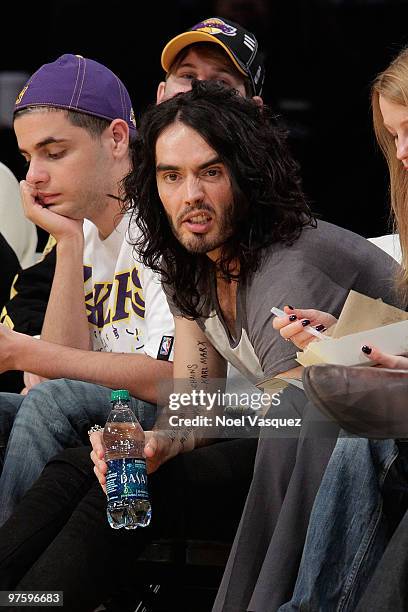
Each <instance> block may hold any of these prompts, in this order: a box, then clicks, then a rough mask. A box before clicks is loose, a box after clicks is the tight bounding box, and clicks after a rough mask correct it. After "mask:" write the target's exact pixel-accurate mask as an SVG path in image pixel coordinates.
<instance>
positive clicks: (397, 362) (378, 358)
mask: <svg viewBox="0 0 408 612" xmlns="http://www.w3.org/2000/svg"><path fill="white" fill-rule="evenodd" d="M361 350H362V351H363V353H364V355H366V356H367V357H368V358H369V359H371V361H375V362H376V365H377V367H379V368H389V369H391V370H408V358H407V357H402V356H401V355H390V354H389V353H383V352H382V351H380V349H378V348H377V347H375V346H368V345H367V344H365V345H364V346H363V347H362V349H361Z"/></svg>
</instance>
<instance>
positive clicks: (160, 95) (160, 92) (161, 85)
mask: <svg viewBox="0 0 408 612" xmlns="http://www.w3.org/2000/svg"><path fill="white" fill-rule="evenodd" d="M165 92H166V82H165V81H161V83H159V86H158V88H157V94H156V104H160V102H163V100H164V96H165Z"/></svg>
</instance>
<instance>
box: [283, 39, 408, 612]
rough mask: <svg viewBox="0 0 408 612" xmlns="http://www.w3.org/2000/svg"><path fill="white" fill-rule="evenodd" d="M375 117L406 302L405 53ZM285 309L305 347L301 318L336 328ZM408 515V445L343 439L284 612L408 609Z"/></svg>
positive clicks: (390, 364)
mask: <svg viewBox="0 0 408 612" xmlns="http://www.w3.org/2000/svg"><path fill="white" fill-rule="evenodd" d="M372 109H373V122H374V131H375V135H376V138H377V141H378V143H379V145H380V147H381V150H382V152H383V153H384V156H385V158H386V161H387V164H388V169H389V175H390V195H391V207H392V212H393V218H394V221H395V230H396V231H397V232H398V233H399V237H400V242H401V247H402V265H403V267H402V270H401V273H400V276H399V278H398V279H397V283H398V287H399V290H400V292H401V294H402V296H404V297H405V301H406V302H407V303H408V49H404V50H403V51H401V53H400V54H399V55H398V56H397V57H396V58H395V59H394V61H393V62H392V63H391V64H390V66H389V67H388V68H386V70H384V71H383V72H382V73H381V74H379V75H378V77H377V78H376V79H375V81H374V84H373V88H372ZM285 311H286V312H287V314H288V316H287V317H281V318H280V319H275V321H274V327H275V329H279V330H280V333H281V335H282V337H283V338H285V339H288V340H291V341H292V342H294V343H295V344H296V346H298V347H300V348H304V347H305V346H306V345H307V344H308V343H309V342H310V341H311V340H313V337H312V336H310V334H307V333H306V332H305V331H303V330H304V327H305V323H304V322H305V320H306V321H307V323H306V326H308V325H313V326H317V327H318V328H319V329H321V328H322V327H329V326H330V325H332V324H333V323H334V322H335V319H334V317H332V316H331V315H329V314H327V313H323V312H319V311H317V310H300V309H293V308H290V307H286V308H285ZM289 316H291V317H292V319H291V320H290V319H289V318H288V317H289ZM294 316H295V317H296V320H294V319H293V317H294ZM319 326H321V327H319ZM361 350H362V351H363V352H364V353H365V354H366V355H367V356H368V357H369V358H370V359H372V360H374V361H376V362H377V363H378V364H379V365H380V366H382V367H386V368H393V369H394V368H398V369H403V370H408V358H407V357H404V356H399V355H390V354H387V353H384V352H382V351H381V350H380V348H378V347H375V346H369V345H363V346H362V349H361ZM390 390H391V389H390ZM407 390H408V385H407ZM385 410H386V406H384V411H385ZM369 411H370V406H369V405H367V413H369ZM403 417H404V415H402V416H401V418H403ZM407 419H408V411H407ZM395 433H396V434H397V433H398V432H395ZM407 508H408V440H401V439H397V440H368V439H365V438H347V437H343V438H340V439H339V441H338V442H337V445H336V447H335V450H334V451H333V454H332V457H331V459H330V462H329V464H328V467H327V469H326V472H325V475H324V478H323V480H322V484H321V486H320V489H319V492H318V494H317V497H316V500H315V504H314V506H313V511H312V515H311V519H310V523H309V529H308V534H307V538H306V543H305V547H304V550H303V557H302V562H301V567H300V571H299V574H298V579H297V582H296V587H295V590H294V593H293V596H292V599H291V601H290V602H287V603H286V604H284V605H282V606H281V607H280V608H279V612H288V611H289V610H290V611H293V610H299V609H302V610H316V611H317V610H324V611H325V612H330V611H331V610H333V611H334V610H340V609H341V610H342V612H346V611H350V612H351V611H353V612H354V611H355V610H358V611H359V612H365V611H367V610H370V612H372V611H378V612H380V610H381V611H384V610H394V611H401V612H402V611H403V610H407V609H408V580H407V577H408V513H406V510H407ZM396 527H397V528H396Z"/></svg>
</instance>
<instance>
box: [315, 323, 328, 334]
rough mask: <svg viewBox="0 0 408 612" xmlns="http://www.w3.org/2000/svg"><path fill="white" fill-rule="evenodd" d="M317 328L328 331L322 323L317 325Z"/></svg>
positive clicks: (320, 330)
mask: <svg viewBox="0 0 408 612" xmlns="http://www.w3.org/2000/svg"><path fill="white" fill-rule="evenodd" d="M315 330H316V331H319V332H322V331H326V328H325V326H324V325H322V324H320V325H316V327H315Z"/></svg>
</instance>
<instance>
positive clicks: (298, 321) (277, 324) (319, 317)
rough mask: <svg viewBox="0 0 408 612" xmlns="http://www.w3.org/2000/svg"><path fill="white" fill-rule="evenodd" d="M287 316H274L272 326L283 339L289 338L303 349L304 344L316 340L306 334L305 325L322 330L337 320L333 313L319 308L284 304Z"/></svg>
mask: <svg viewBox="0 0 408 612" xmlns="http://www.w3.org/2000/svg"><path fill="white" fill-rule="evenodd" d="M284 311H285V313H286V314H287V316H284V317H275V318H274V320H273V328H274V329H277V330H278V331H279V332H280V335H281V336H282V338H284V339H285V340H291V341H292V342H293V344H294V345H295V346H297V347H298V348H300V349H302V350H304V349H305V348H306V346H307V345H308V344H309V343H310V342H313V340H316V337H315V336H312V334H308V333H307V332H306V331H305V327H308V326H311V327H314V328H315V329H317V331H320V332H323V331H325V330H326V329H328V328H329V327H331V326H332V325H334V324H335V323H336V322H337V319H336V318H335V317H333V315H331V314H329V313H327V312H322V311H320V310H314V309H307V310H301V309H300V308H292V307H291V306H285V308H284Z"/></svg>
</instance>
